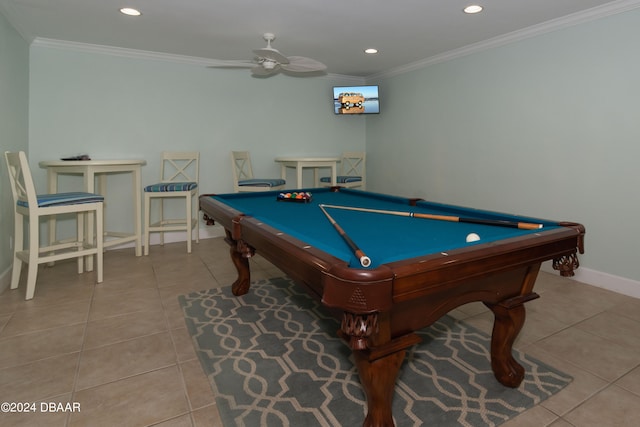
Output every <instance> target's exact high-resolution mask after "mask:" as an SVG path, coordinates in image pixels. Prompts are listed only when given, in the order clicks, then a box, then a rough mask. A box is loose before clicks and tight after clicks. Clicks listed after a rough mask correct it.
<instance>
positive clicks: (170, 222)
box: [143, 151, 200, 255]
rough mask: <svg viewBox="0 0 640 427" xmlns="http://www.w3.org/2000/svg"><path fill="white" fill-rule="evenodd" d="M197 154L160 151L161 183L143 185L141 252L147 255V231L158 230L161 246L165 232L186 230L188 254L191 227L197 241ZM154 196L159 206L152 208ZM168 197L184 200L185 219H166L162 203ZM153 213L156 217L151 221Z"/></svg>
mask: <svg viewBox="0 0 640 427" xmlns="http://www.w3.org/2000/svg"><path fill="white" fill-rule="evenodd" d="M199 168H200V153H199V152H197V151H189V152H170V151H163V152H162V163H161V165H160V182H158V183H156V184H152V185H148V186H146V187H145V188H144V237H143V239H144V254H145V255H149V240H150V238H149V234H150V233H154V232H159V233H160V244H161V245H164V233H165V232H168V231H185V232H186V233H187V253H191V241H192V240H193V237H192V234H193V233H192V230H193V229H194V228H195V230H196V233H195V234H196V243H198V242H200V236H199V234H200V225H199V223H200V222H199V221H198V180H199V177H200V175H199V174H200V170H199ZM153 199H157V201H158V202H159V203H158V209H157V210H154V211H152V210H151V203H152V200H153ZM167 199H184V204H185V210H186V212H185V216H184V218H169V219H168V218H165V212H164V210H165V206H164V202H165V201H167ZM154 212H157V216H158V219H157V221H155V222H151V221H152V216H154V215H153V214H154Z"/></svg>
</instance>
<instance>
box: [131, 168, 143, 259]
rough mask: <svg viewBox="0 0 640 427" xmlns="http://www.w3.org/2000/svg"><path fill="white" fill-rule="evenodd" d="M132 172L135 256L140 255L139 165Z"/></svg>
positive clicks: (140, 185)
mask: <svg viewBox="0 0 640 427" xmlns="http://www.w3.org/2000/svg"><path fill="white" fill-rule="evenodd" d="M132 174H133V206H134V215H135V218H134V221H133V223H134V233H135V236H136V256H141V255H142V206H141V203H142V201H141V200H142V180H141V178H140V167H136V168H134V169H133V171H132Z"/></svg>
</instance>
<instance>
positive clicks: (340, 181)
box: [320, 175, 362, 184]
mask: <svg viewBox="0 0 640 427" xmlns="http://www.w3.org/2000/svg"><path fill="white" fill-rule="evenodd" d="M360 181H362V177H361V176H348V175H338V176H337V177H336V183H338V184H346V183H348V182H360ZM320 182H326V183H330V182H331V177H330V176H324V177H322V178H320Z"/></svg>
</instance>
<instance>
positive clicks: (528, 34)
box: [366, 0, 640, 82]
mask: <svg viewBox="0 0 640 427" xmlns="http://www.w3.org/2000/svg"><path fill="white" fill-rule="evenodd" d="M638 7H640V0H619V1H616V2H612V3H608V4H605V5H602V6H597V7H594V8H591V9H588V10H585V11H582V12H577V13H573V14H570V15H567V16H564V17H562V18H556V19H552V20H550V21H546V22H543V23H541V24H538V25H533V26H531V27H527V28H524V29H522V30H518V31H513V32H511V33H508V34H504V35H502V36H498V37H493V38H490V39H488V40H485V41H482V42H478V43H474V44H470V45H468V46H464V47H461V48H459V49H454V50H451V51H448V52H444V53H442V54H439V55H434V56H431V57H429V58H426V59H422V60H420V61H416V62H412V63H410V64H406V65H403V66H400V67H396V68H393V69H391V70H387V71H383V72H381V73H377V74H372V75H369V76H367V77H366V80H367V81H368V82H369V81H373V80H379V79H383V78H387V77H393V76H397V75H400V74H405V73H408V72H410V71H414V70H418V69H421V68H425V67H428V66H430V65H434V64H438V63H441V62H446V61H451V60H452V59H456V58H461V57H463V56H467V55H471V54H473V53H477V52H481V51H483V50H488V49H493V48H495V47H499V46H504V45H507V44H510V43H515V42H518V41H520V40H525V39H529V38H532V37H536V36H539V35H542V34H546V33H550V32H553V31H557V30H561V29H563V28H568V27H572V26H574V25H579V24H583V23H587V22H591V21H595V20H597V19H600V18H604V17H607V16H611V15H616V14H619V13H624V12H628V11H630V10H633V9H637V8H638Z"/></svg>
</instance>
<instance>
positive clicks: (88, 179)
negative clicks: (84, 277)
mask: <svg viewBox="0 0 640 427" xmlns="http://www.w3.org/2000/svg"><path fill="white" fill-rule="evenodd" d="M95 177H96V176H95V173H94V172H93V171H91V170H89V171H87V172H86V173H85V174H84V191H86V192H87V193H95V192H96V190H95ZM100 179H104V177H101V178H100ZM105 187H106V184H104V183H103V182H99V183H98V189H100V190H101V191H103V192H102V193H100V194H102V196H103V197H104V191H105V190H104V189H105ZM105 200H106V198H105ZM102 206H103V209H104V208H106V206H105V203H104V202H103V205H102ZM84 215H85V216H86V218H87V220H86V230H87V233H86V238H87V241H88V242H89V243H90V244H92V245H94V244H95V242H94V240H93V227H94V226H95V218H94V217H93V215H91V214H84ZM89 230H92V231H91V232H89ZM96 232H97V233H102V232H104V230H96ZM89 237H91V240H89ZM86 262H87V271H93V256H92V255H87V257H86Z"/></svg>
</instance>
